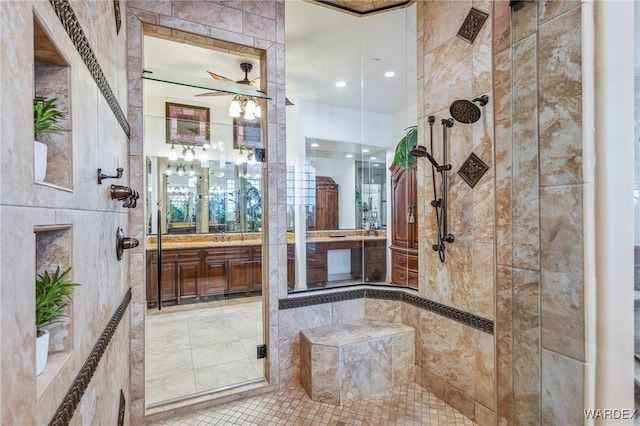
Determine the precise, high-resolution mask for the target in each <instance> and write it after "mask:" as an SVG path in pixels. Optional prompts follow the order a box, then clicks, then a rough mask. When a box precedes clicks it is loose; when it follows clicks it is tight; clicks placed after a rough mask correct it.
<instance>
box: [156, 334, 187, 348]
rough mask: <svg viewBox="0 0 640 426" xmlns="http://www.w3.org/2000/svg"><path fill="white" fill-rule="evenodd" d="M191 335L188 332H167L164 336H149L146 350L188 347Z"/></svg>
mask: <svg viewBox="0 0 640 426" xmlns="http://www.w3.org/2000/svg"><path fill="white" fill-rule="evenodd" d="M189 347H190V346H189V335H188V334H183V333H180V334H165V335H162V336H156V337H154V338H149V339H148V340H147V342H146V344H145V350H146V351H148V352H153V351H156V350H158V349H161V350H164V349H166V348H172V349H174V350H182V349H188V348H189Z"/></svg>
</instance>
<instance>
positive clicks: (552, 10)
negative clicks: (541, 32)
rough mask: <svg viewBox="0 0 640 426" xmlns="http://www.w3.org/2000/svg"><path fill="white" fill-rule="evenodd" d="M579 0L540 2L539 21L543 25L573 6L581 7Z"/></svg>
mask: <svg viewBox="0 0 640 426" xmlns="http://www.w3.org/2000/svg"><path fill="white" fill-rule="evenodd" d="M580 4H581V2H580V1H579V0H542V1H540V2H538V21H539V23H540V24H541V25H542V24H544V23H545V22H547V21H549V20H550V19H553V18H555V17H556V16H559V15H561V14H563V13H565V12H566V11H568V10H571V9H572V8H577V9H578V10H579V9H580Z"/></svg>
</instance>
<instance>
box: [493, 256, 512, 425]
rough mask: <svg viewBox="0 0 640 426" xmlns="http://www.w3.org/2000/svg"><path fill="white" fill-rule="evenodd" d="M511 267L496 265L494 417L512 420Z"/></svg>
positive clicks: (510, 421)
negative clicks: (495, 391)
mask: <svg viewBox="0 0 640 426" xmlns="http://www.w3.org/2000/svg"><path fill="white" fill-rule="evenodd" d="M512 287H513V285H512V274H511V268H508V267H503V266H498V268H497V278H496V322H495V339H496V341H497V344H496V378H497V380H496V386H497V418H498V421H499V422H502V423H504V424H512V423H513V317H512V315H513V303H512Z"/></svg>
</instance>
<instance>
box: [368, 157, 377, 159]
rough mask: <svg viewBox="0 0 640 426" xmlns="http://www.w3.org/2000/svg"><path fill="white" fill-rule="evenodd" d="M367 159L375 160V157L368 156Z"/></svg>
mask: <svg viewBox="0 0 640 426" xmlns="http://www.w3.org/2000/svg"><path fill="white" fill-rule="evenodd" d="M369 160H377V157H369Z"/></svg>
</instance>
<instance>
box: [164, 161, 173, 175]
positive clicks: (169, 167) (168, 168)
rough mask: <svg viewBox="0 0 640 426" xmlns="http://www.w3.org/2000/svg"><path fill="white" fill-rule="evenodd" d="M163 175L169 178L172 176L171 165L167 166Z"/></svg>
mask: <svg viewBox="0 0 640 426" xmlns="http://www.w3.org/2000/svg"><path fill="white" fill-rule="evenodd" d="M164 174H165V175H167V176H171V175H172V174H173V170H171V164H167V170H166V171H165V172H164Z"/></svg>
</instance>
